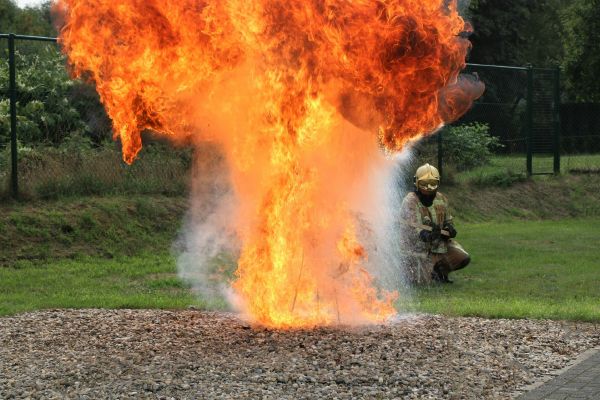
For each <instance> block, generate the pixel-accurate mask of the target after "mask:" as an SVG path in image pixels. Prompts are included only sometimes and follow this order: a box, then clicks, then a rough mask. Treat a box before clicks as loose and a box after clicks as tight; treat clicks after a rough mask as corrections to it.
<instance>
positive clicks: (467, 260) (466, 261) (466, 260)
mask: <svg viewBox="0 0 600 400" xmlns="http://www.w3.org/2000/svg"><path fill="white" fill-rule="evenodd" d="M470 262H471V256H469V255H467V256H466V257H465V258H463V259H462V261H461V262H460V263H459V264H458V268H456V269H461V268H464V267H466V266H467V265H469V263H470Z"/></svg>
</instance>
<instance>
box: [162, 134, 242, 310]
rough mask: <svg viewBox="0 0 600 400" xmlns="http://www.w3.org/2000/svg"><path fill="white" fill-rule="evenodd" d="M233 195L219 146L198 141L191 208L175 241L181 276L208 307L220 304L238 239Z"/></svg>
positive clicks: (227, 288) (227, 283) (234, 258)
mask: <svg viewBox="0 0 600 400" xmlns="http://www.w3.org/2000/svg"><path fill="white" fill-rule="evenodd" d="M236 203H237V199H236V196H235V194H234V192H233V190H232V187H231V185H230V183H229V177H228V168H227V164H226V162H225V159H224V156H223V154H222V151H221V149H220V148H219V147H218V146H217V145H215V144H213V143H199V144H197V145H196V150H195V158H194V165H193V171H192V187H191V195H190V208H189V211H188V213H187V215H186V217H185V222H184V226H183V228H182V230H181V232H180V235H179V238H178V239H177V241H176V242H175V244H174V250H175V252H176V253H177V269H178V273H179V276H180V277H181V278H182V279H183V280H185V281H186V282H188V283H189V284H190V285H191V286H192V289H193V291H194V292H195V294H196V295H197V296H198V297H199V298H200V299H202V300H203V301H205V302H206V305H207V306H208V307H211V308H223V306H224V305H225V304H224V302H223V299H224V297H226V296H227V293H228V291H229V283H230V280H231V279H232V276H233V271H234V270H235V268H236V264H235V261H236V260H237V257H238V255H239V243H238V239H237V237H236V234H235V231H234V230H233V226H234V225H233V221H232V218H233V216H234V213H235V209H236Z"/></svg>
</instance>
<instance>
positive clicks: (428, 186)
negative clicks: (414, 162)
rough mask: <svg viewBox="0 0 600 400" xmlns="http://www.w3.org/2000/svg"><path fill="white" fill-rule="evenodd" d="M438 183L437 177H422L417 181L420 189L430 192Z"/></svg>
mask: <svg viewBox="0 0 600 400" xmlns="http://www.w3.org/2000/svg"><path fill="white" fill-rule="evenodd" d="M439 184H440V181H438V180H437V179H424V180H420V181H419V184H418V186H419V189H420V190H425V191H428V192H432V191H434V190H437V188H438V186H439Z"/></svg>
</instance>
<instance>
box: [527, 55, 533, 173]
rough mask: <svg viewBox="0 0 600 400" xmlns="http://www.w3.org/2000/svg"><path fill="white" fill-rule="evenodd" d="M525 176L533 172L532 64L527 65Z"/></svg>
mask: <svg viewBox="0 0 600 400" xmlns="http://www.w3.org/2000/svg"><path fill="white" fill-rule="evenodd" d="M526 126H527V176H531V174H532V173H533V66H532V65H531V64H530V65H528V66H527V123H526Z"/></svg>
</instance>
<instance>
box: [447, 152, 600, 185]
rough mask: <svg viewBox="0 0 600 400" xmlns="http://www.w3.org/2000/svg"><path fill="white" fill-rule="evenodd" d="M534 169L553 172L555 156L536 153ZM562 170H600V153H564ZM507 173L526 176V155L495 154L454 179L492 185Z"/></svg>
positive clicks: (561, 161)
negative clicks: (486, 163) (487, 160)
mask: <svg viewBox="0 0 600 400" xmlns="http://www.w3.org/2000/svg"><path fill="white" fill-rule="evenodd" d="M532 169H533V172H534V173H552V172H553V171H554V158H553V157H552V156H550V155H534V156H533V158H532ZM560 172H561V173H562V174H568V173H570V172H581V173H584V172H596V173H597V172H600V154H582V155H563V156H561V158H560ZM506 174H509V175H513V176H521V177H524V176H526V174H527V166H526V155H525V154H521V155H511V156H494V157H492V159H491V160H490V163H489V164H488V165H484V166H482V167H477V168H473V169H471V170H468V171H464V172H460V173H457V174H455V176H454V177H453V179H454V180H455V181H456V182H457V183H462V184H464V183H479V182H481V183H482V184H483V186H490V183H492V185H493V183H494V181H495V180H494V177H496V176H498V175H506ZM496 181H497V180H496ZM519 181H521V180H520V179H514V182H519ZM500 182H501V181H500ZM498 186H502V185H501V184H500V185H498Z"/></svg>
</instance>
